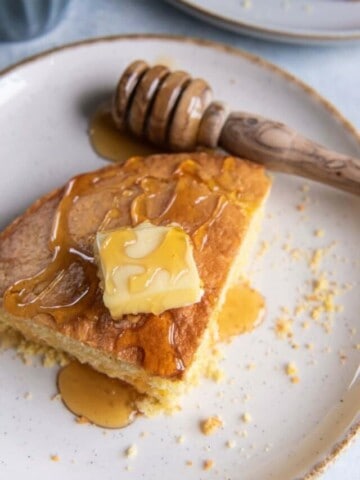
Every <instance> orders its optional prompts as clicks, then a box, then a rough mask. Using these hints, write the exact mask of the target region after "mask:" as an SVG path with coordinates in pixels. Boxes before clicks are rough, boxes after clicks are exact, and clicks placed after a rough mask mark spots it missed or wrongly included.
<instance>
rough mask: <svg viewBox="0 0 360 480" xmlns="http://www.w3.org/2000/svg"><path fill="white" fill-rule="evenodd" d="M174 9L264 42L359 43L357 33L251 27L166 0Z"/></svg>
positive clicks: (180, 1) (184, 2) (185, 1)
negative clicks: (293, 30)
mask: <svg viewBox="0 0 360 480" xmlns="http://www.w3.org/2000/svg"><path fill="white" fill-rule="evenodd" d="M166 1H167V2H168V3H170V4H171V5H173V6H174V7H176V8H178V9H180V10H182V11H183V12H186V13H188V14H190V15H193V16H195V17H197V18H199V19H201V20H204V21H206V22H208V23H211V24H212V25H215V26H217V27H219V28H224V29H226V30H230V31H232V32H236V33H240V34H245V35H250V36H252V37H255V38H261V39H265V40H272V41H280V42H284V43H297V44H305V45H306V44H308V45H331V44H342V43H345V42H358V41H360V32H359V33H355V34H354V33H343V34H341V35H339V34H336V33H335V32H334V33H332V34H330V33H328V32H327V33H326V34H325V33H318V34H316V33H309V34H304V33H292V32H287V31H285V30H277V29H275V28H266V27H259V26H256V25H251V24H249V23H247V22H245V21H244V22H243V21H241V20H234V19H232V18H229V17H227V16H225V15H220V14H216V13H214V12H213V11H210V10H207V9H204V8H202V7H200V6H199V5H194V4H193V3H192V2H189V1H188V0H166Z"/></svg>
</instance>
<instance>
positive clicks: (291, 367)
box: [285, 362, 298, 376]
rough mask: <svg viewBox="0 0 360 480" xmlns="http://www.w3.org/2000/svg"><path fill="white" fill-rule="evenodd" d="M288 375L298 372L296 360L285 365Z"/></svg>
mask: <svg viewBox="0 0 360 480" xmlns="http://www.w3.org/2000/svg"><path fill="white" fill-rule="evenodd" d="M285 372H286V375H288V376H292V375H296V374H297V373H298V369H297V367H296V365H295V363H294V362H290V363H288V364H287V365H286V366H285Z"/></svg>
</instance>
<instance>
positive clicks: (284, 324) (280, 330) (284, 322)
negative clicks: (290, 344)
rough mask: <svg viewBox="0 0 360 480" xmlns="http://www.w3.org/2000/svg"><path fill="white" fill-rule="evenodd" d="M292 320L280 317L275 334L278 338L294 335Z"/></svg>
mask: <svg viewBox="0 0 360 480" xmlns="http://www.w3.org/2000/svg"><path fill="white" fill-rule="evenodd" d="M292 324H293V322H292V320H289V319H288V318H286V317H279V318H278V319H277V320H276V323H275V333H276V335H277V337H278V338H286V337H288V336H289V335H291V334H292Z"/></svg>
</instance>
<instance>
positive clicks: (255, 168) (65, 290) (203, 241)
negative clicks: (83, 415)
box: [0, 153, 270, 380]
mask: <svg viewBox="0 0 360 480" xmlns="http://www.w3.org/2000/svg"><path fill="white" fill-rule="evenodd" d="M96 176H97V177H98V179H100V180H99V185H100V187H101V188H100V187H99V190H98V191H97V190H96V189H94V190H91V191H89V192H86V193H84V195H82V196H81V197H80V198H79V199H78V200H77V202H76V203H74V204H73V205H72V207H71V209H70V211H69V215H68V226H69V232H70V236H71V238H72V241H73V242H75V243H76V246H77V248H78V249H80V250H81V251H82V252H84V253H85V254H87V255H93V252H92V248H93V240H94V235H95V233H96V231H97V230H98V229H99V227H100V228H103V227H104V217H105V215H106V214H107V212H108V211H109V210H113V209H114V208H116V215H114V216H113V217H111V218H110V220H109V222H108V223H107V224H106V228H116V227H118V226H126V225H134V224H136V223H139V222H140V221H143V220H144V219H149V220H150V221H151V222H153V223H155V224H159V225H167V224H169V223H175V224H178V225H180V226H181V227H182V228H183V229H184V230H185V231H186V232H187V233H188V234H189V235H190V237H191V238H192V241H193V244H194V258H195V261H196V264H197V268H198V271H199V274H200V277H201V279H202V280H203V283H204V290H205V294H204V296H203V298H202V300H201V301H200V302H199V303H197V304H194V305H191V306H187V307H183V308H177V309H173V310H169V311H167V312H164V313H163V314H161V315H159V316H155V315H150V314H140V315H136V316H133V315H126V316H124V317H123V318H122V319H121V320H119V321H114V320H113V319H112V318H111V317H110V314H109V312H108V310H107V309H106V308H105V307H104V305H103V302H102V292H101V290H100V288H99V287H98V288H97V290H96V294H95V296H94V305H95V307H94V309H93V310H91V311H89V310H86V309H85V310H84V311H83V312H81V313H80V314H76V315H75V316H72V315H70V316H69V318H66V319H65V320H64V321H61V322H59V321H56V320H55V319H54V318H53V317H52V315H50V314H48V313H46V314H44V313H40V314H37V315H35V316H33V317H32V318H31V319H27V318H25V317H23V316H18V315H15V316H14V315H12V314H11V313H9V312H5V311H3V313H0V318H2V320H3V321H5V322H6V323H7V324H10V325H11V326H14V327H15V328H19V329H21V330H22V331H23V333H25V335H26V331H27V330H29V329H30V330H31V333H30V335H32V336H33V335H34V331H38V332H39V340H43V341H45V342H49V338H50V337H51V335H54V338H55V337H56V341H54V342H51V341H50V342H51V343H52V344H55V347H58V346H59V345H60V347H59V348H64V349H66V339H68V340H69V341H71V339H72V340H74V341H75V342H81V344H83V345H85V346H87V347H90V349H91V350H92V351H96V352H98V353H99V355H104V356H105V357H106V358H111V359H112V360H118V361H123V362H126V363H127V364H129V365H133V366H134V367H143V369H144V373H145V374H149V375H154V376H158V377H168V378H181V377H182V375H183V374H184V372H186V370H187V369H188V367H189V366H190V365H191V362H192V360H193V358H194V354H195V352H196V351H197V349H198V347H199V345H200V343H201V341H202V338H203V334H204V332H205V330H206V328H207V326H208V322H209V319H210V317H211V316H212V314H213V312H214V309H215V308H217V306H218V305H217V303H218V300H219V297H220V295H221V293H222V289H223V287H224V285H225V282H226V279H227V276H228V273H229V270H230V268H231V265H232V263H233V261H234V259H235V258H236V256H237V254H238V251H239V248H240V246H241V244H242V242H243V240H244V237H245V235H246V233H247V229H248V226H249V223H250V220H251V217H252V214H253V212H254V211H256V209H258V208H260V207H261V204H262V203H263V201H264V199H265V198H266V195H267V193H268V190H269V187H270V181H269V179H268V178H267V176H266V175H265V173H264V169H263V167H261V166H259V165H256V164H253V163H251V162H248V161H246V160H241V159H235V158H232V157H224V156H221V155H215V154H211V155H210V154H207V153H193V154H174V155H153V156H149V157H146V158H138V157H135V158H132V159H129V160H128V161H127V162H126V163H125V164H124V165H115V166H110V167H106V168H104V169H101V170H98V171H97V172H96ZM102 179H103V180H102ZM101 182H103V185H102V184H101ZM96 188H97V187H96ZM118 190H119V191H120V190H121V192H120V193H118ZM63 195H64V189H59V190H55V191H54V192H52V193H49V194H48V195H45V196H44V197H42V198H41V199H40V200H38V201H36V202H35V203H34V204H33V205H32V206H31V207H30V208H29V209H28V210H27V211H26V212H25V213H24V214H23V215H22V216H20V217H19V218H17V219H16V220H15V221H14V222H13V223H12V224H11V225H9V226H8V227H7V228H6V229H5V230H4V231H3V232H2V233H1V234H0V295H1V297H3V296H4V293H5V291H6V290H7V289H8V288H9V287H11V286H12V285H13V284H14V283H15V282H17V281H19V280H22V279H24V278H29V277H32V276H33V275H35V274H36V273H37V272H39V271H40V270H42V269H43V268H45V267H46V266H47V265H48V264H49V262H50V260H51V258H52V255H53V254H52V252H51V251H50V249H49V239H50V236H51V232H52V227H53V219H54V215H55V213H56V209H57V207H58V205H59V202H60V201H61V199H62V197H63ZM82 281H83V275H82V273H81V272H79V271H77V270H76V269H74V271H72V272H70V273H69V275H67V276H65V277H64V280H63V281H62V283H61V282H60V287H58V290H57V291H56V292H55V293H54V292H52V295H53V296H54V298H55V301H56V300H58V299H59V298H60V299H61V298H62V296H69V295H71V293H69V291H70V290H71V289H74V288H75V289H76V287H77V284H78V282H82ZM31 295H32V292H29V298H30V300H31ZM50 296H51V295H50ZM54 298H53V299H52V298H48V297H46V296H45V298H44V302H45V303H46V302H49V303H51V302H52V303H54ZM1 305H2V303H1ZM94 312H95V314H94ZM30 325H31V326H33V327H34V328H30ZM43 327H45V329H46V335H42V334H41V333H40V332H41V331H42V330H43ZM51 332H52V333H51ZM139 332H140V333H139ZM169 334H171V335H172V339H170V345H166V344H165V339H169ZM35 335H36V334H35ZM63 340H64V342H63ZM167 341H168V340H167ZM62 343H63V344H64V345H62ZM72 343H74V342H72ZM80 360H82V361H87V360H86V358H84V357H83V356H81V355H80ZM89 363H93V362H91V361H89ZM105 363H106V362H105ZM100 369H101V368H100ZM103 370H106V368H105V367H104V368H103ZM109 374H110V375H112V376H114V374H113V373H111V372H110V373H109ZM127 380H128V378H127Z"/></svg>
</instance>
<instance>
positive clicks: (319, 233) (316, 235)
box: [314, 228, 325, 238]
mask: <svg viewBox="0 0 360 480" xmlns="http://www.w3.org/2000/svg"><path fill="white" fill-rule="evenodd" d="M314 235H315V237H319V238H322V237H323V236H324V235H325V231H324V230H322V229H321V228H319V229H317V230H315V232H314Z"/></svg>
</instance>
